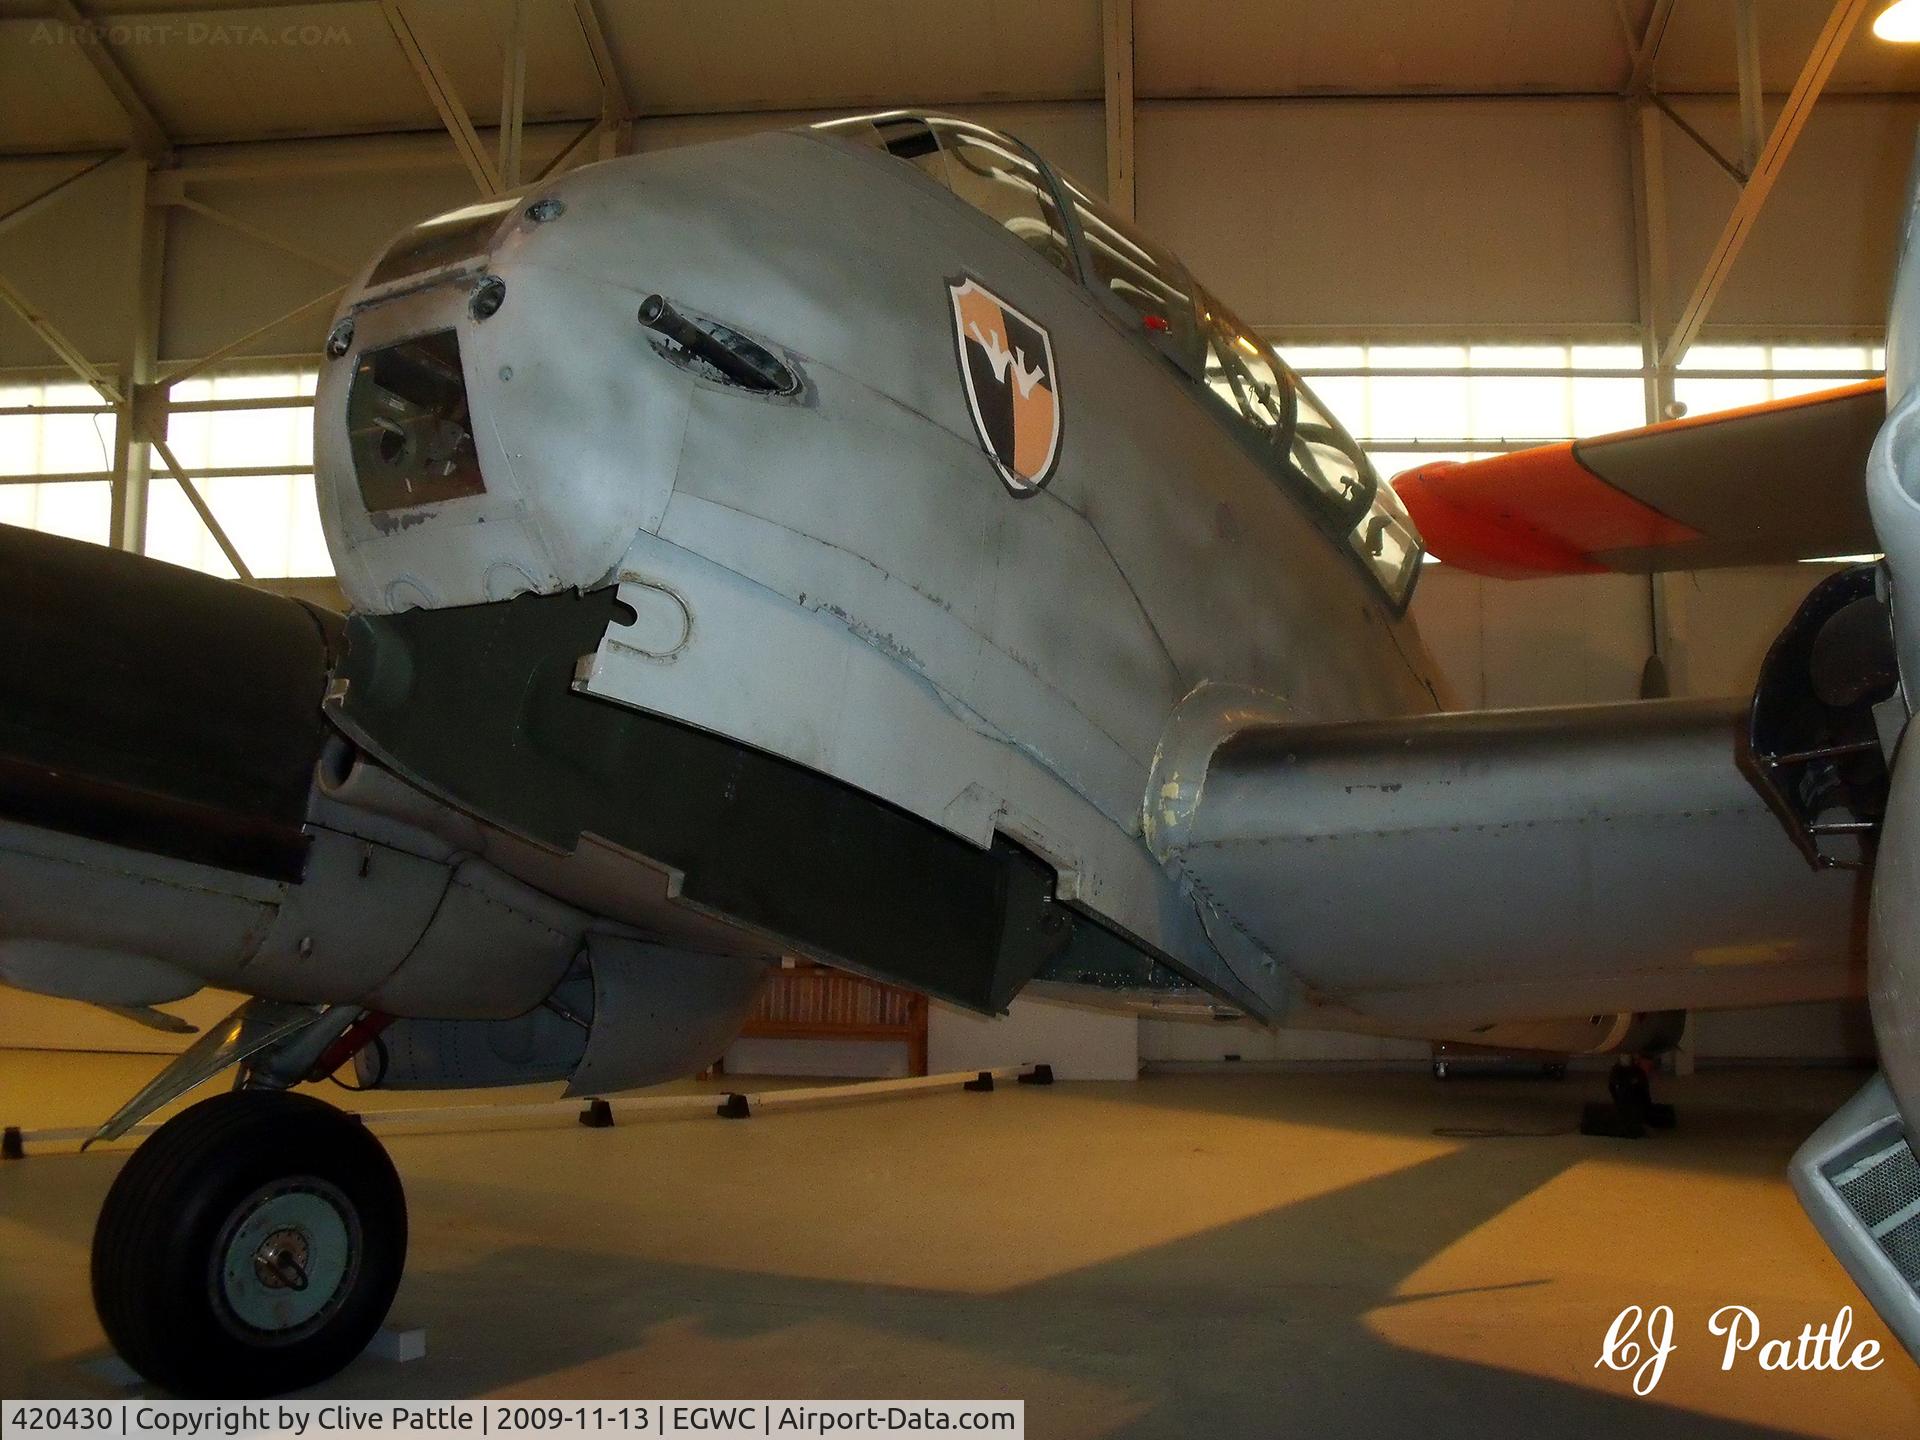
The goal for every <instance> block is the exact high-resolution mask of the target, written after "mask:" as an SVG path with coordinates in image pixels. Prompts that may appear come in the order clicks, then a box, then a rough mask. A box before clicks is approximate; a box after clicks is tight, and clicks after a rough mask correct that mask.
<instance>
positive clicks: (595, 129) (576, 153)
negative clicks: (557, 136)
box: [533, 120, 607, 184]
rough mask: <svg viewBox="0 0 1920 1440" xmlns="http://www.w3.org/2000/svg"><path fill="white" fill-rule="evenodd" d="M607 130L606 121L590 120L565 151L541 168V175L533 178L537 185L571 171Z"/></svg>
mask: <svg viewBox="0 0 1920 1440" xmlns="http://www.w3.org/2000/svg"><path fill="white" fill-rule="evenodd" d="M606 130H607V126H606V123H605V122H604V121H601V120H589V121H588V122H587V123H586V126H585V128H583V129H582V130H581V131H580V133H579V134H578V135H575V136H574V137H573V139H571V140H569V141H568V142H567V144H566V148H565V149H563V150H562V151H561V152H560V153H559V154H558V155H556V156H554V157H553V159H551V160H549V161H548V162H547V163H546V164H545V165H543V166H541V167H540V173H539V174H538V175H535V176H534V177H533V178H534V181H535V183H536V184H537V183H538V182H540V181H542V180H551V179H552V178H553V177H554V176H556V175H559V174H562V173H564V172H565V171H568V170H571V169H572V168H573V167H574V166H575V165H577V164H579V163H580V161H581V159H582V158H584V157H585V156H586V154H587V151H588V149H589V148H590V147H591V145H592V142H593V141H594V140H595V138H596V137H598V136H600V135H602V134H604V133H605V132H606Z"/></svg>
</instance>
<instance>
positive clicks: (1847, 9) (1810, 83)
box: [1660, 0, 1872, 365]
mask: <svg viewBox="0 0 1920 1440" xmlns="http://www.w3.org/2000/svg"><path fill="white" fill-rule="evenodd" d="M1871 3H1872V0H1836V3H1835V5H1834V7H1833V10H1832V12H1831V13H1830V14H1828V16H1827V23H1826V24H1825V25H1824V26H1822V27H1821V30H1820V36H1819V38H1818V39H1817V40H1815V41H1814V42H1813V51H1812V53H1811V54H1809V55H1808V56H1807V63H1806V64H1805V65H1804V66H1803V67H1802V68H1801V71H1800V78H1799V79H1797V80H1796V81H1794V84H1793V90H1792V92H1791V93H1790V94H1789V95H1788V96H1787V101H1786V104H1785V106H1784V107H1783V108H1782V109H1781V111H1780V118H1779V119H1778V120H1776V121H1775V122H1774V126H1773V131H1772V133H1771V134H1769V135H1768V136H1767V143H1766V145H1765V147H1764V148H1763V149H1762V150H1761V152H1760V159H1759V163H1758V164H1756V165H1755V166H1754V167H1753V173H1752V174H1751V175H1750V176H1748V178H1747V183H1746V184H1745V185H1743V186H1741V187H1740V198H1739V199H1738V200H1736V201H1735V202H1734V206H1733V213H1732V214H1731V215H1729V216H1728V217H1727V223H1726V225H1725V227H1724V228H1723V229H1722V230H1721V232H1720V238H1719V240H1718V242H1716V243H1715V245H1714V247H1713V253H1712V254H1711V255H1710V256H1709V257H1708V259H1707V263H1706V267H1705V268H1704V269H1703V270H1702V271H1701V273H1700V279H1699V281H1698V282H1697V283H1696V284H1695V285H1694V287H1693V293H1692V295H1690V296H1689V297H1688V299H1687V303H1686V306H1685V308H1683V309H1682V310H1681V312H1680V318H1679V321H1678V322H1677V323H1676V324H1675V325H1674V329H1673V334H1672V335H1670V336H1668V337H1667V343H1666V344H1665V345H1664V346H1663V347H1662V348H1661V351H1660V362H1661V364H1663V365H1675V364H1678V363H1679V360H1680V357H1681V356H1682V355H1684V354H1685V353H1686V351H1687V347H1688V346H1689V345H1691V344H1693V342H1694V340H1695V339H1696V338H1697V337H1698V336H1699V334H1700V327H1701V325H1703V324H1704V323H1706V318H1707V312H1708V311H1710V310H1711V309H1712V308H1713V302H1714V301H1715V300H1716V299H1717V298H1718V297H1719V294H1720V289H1721V287H1722V286H1724V285H1725V284H1726V283H1727V276H1728V275H1729V274H1730V273H1731V272H1732V269H1733V262H1734V261H1735V260H1737V259H1738V258H1739V256H1740V250H1741V247H1742V246H1744V245H1745V244H1746V241H1747V236H1748V235H1749V234H1750V233H1752V230H1753V225H1754V222H1755V221H1756V220H1758V219H1759V218H1760V209H1761V207H1762V206H1763V205H1765V204H1766V200H1767V196H1768V195H1770V194H1771V193H1772V192H1773V186H1774V182H1775V181H1776V180H1778V179H1779V178H1780V172H1781V170H1782V169H1783V168H1784V167H1785V165H1786V163H1787V156H1788V155H1790V154H1791V153H1792V152H1793V146H1794V142H1795V141H1796V140H1798V139H1799V138H1800V132H1801V131H1802V130H1803V129H1805V128H1806V124H1807V119H1808V117H1809V116H1810V115H1811V114H1812V113H1813V106H1814V102H1815V101H1816V100H1818V99H1819V98H1820V92H1821V91H1822V90H1823V89H1825V88H1826V84H1827V77H1828V76H1830V75H1831V74H1832V73H1833V67H1834V64H1835V63H1836V62H1837V61H1838V60H1839V58H1840V52H1841V51H1842V50H1844V49H1845V48H1846V45H1847V41H1848V40H1849V39H1851V38H1852V36H1853V32H1854V29H1855V27H1856V26H1858V25H1859V23H1860V19H1861V17H1862V16H1863V15H1865V14H1866V11H1867V8H1868V6H1869V5H1870V4H1871Z"/></svg>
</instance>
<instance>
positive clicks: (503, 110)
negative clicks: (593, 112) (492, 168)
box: [500, 0, 527, 190]
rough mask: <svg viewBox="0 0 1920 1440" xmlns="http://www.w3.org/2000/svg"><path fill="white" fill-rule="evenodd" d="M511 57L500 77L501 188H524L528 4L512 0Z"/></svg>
mask: <svg viewBox="0 0 1920 1440" xmlns="http://www.w3.org/2000/svg"><path fill="white" fill-rule="evenodd" d="M511 5H512V9H511V12H510V16H511V18H510V19H509V20H508V22H507V57H506V64H505V69H504V71H503V73H502V74H501V76H500V184H501V186H502V187H503V188H505V189H508V190H517V189H519V188H520V144H521V140H522V138H523V134H524V130H525V127H526V121H527V0H511Z"/></svg>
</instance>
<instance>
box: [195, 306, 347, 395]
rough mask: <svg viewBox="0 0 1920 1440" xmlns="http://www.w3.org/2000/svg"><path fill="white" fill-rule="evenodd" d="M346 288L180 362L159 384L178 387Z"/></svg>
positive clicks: (295, 308)
mask: <svg viewBox="0 0 1920 1440" xmlns="http://www.w3.org/2000/svg"><path fill="white" fill-rule="evenodd" d="M346 288H347V287H346V286H344V285H336V286H334V287H333V288H332V289H331V290H328V291H326V292H325V293H324V294H320V295H316V296H314V297H313V299H311V300H309V301H307V302H306V303H305V304H304V305H296V306H294V308H293V309H291V310H289V311H287V313H286V314H284V315H280V316H277V317H275V318H274V319H272V320H269V321H267V323H266V324H264V325H258V326H255V327H254V328H253V329H251V330H249V331H248V332H247V333H246V334H244V335H242V336H241V337H240V338H239V339H237V340H230V341H228V342H227V343H226V344H225V345H222V346H221V347H220V348H219V349H218V350H214V351H211V352H210V353H208V354H205V355H202V356H201V357H200V358H199V359H198V360H186V361H182V362H181V363H180V364H178V365H175V366H174V367H173V368H172V369H170V370H168V371H167V373H166V374H165V375H163V376H161V377H160V383H161V384H163V385H178V384H179V383H180V382H181V381H182V380H185V379H186V378H188V377H189V376H191V375H198V374H199V373H200V372H201V371H202V370H205V369H206V368H207V367H208V366H209V365H217V364H219V363H220V362H221V361H222V360H224V359H226V358H227V356H229V355H231V354H233V353H234V352H235V351H238V350H243V349H245V348H246V347H247V346H248V345H251V344H252V343H253V342H254V341H255V340H258V339H259V338H260V337H261V336H262V335H265V334H267V333H268V332H269V331H273V330H278V329H279V328H280V327H281V326H282V325H284V324H286V323H287V322H288V321H289V320H296V319H298V318H299V317H300V316H302V315H304V314H306V313H307V311H309V310H312V309H315V308H316V307H318V306H321V305H331V304H332V303H333V302H334V301H336V300H338V299H339V298H340V297H341V295H343V294H345V293H346Z"/></svg>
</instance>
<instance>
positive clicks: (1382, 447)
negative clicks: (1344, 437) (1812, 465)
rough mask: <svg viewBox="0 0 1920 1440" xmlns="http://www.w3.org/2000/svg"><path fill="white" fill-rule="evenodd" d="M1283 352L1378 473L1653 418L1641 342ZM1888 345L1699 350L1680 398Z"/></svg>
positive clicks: (1309, 347) (1879, 354)
mask: <svg viewBox="0 0 1920 1440" xmlns="http://www.w3.org/2000/svg"><path fill="white" fill-rule="evenodd" d="M1280 349H1281V353H1282V354H1284V355H1285V356H1286V358H1287V360H1288V361H1289V362H1290V363H1291V364H1292V365H1293V366H1294V368H1295V369H1296V370H1297V371H1298V372H1299V373H1300V374H1302V375H1305V376H1307V377H1309V378H1310V379H1311V381H1312V383H1313V386H1314V389H1315V390H1316V391H1318V392H1319V394H1320V395H1321V396H1322V397H1324V398H1325V399H1326V400H1327V401H1328V403H1329V404H1331V405H1332V406H1333V408H1334V409H1335V410H1336V411H1337V412H1338V413H1339V415H1340V417H1341V418H1342V419H1343V420H1345V421H1346V422H1347V423H1348V424H1349V425H1350V426H1351V427H1352V429H1353V433H1354V434H1355V435H1356V436H1358V437H1360V439H1361V441H1362V443H1363V446H1364V448H1365V450H1366V452H1367V454H1368V455H1369V456H1370V457H1371V458H1372V460H1373V463H1374V465H1375V466H1376V467H1377V468H1378V469H1379V471H1380V473H1381V474H1382V475H1397V474H1399V473H1400V472H1402V471H1404V470H1411V469H1412V468H1414V467H1415V466H1416V465H1423V464H1426V463H1427V462H1429V461H1433V460H1470V459H1479V458H1481V457H1483V456H1486V455H1495V454H1500V453H1502V452H1506V451H1512V450H1522V449H1526V448H1528V447H1530V446H1534V445H1547V444H1554V443H1556V442H1559V441H1562V440H1570V439H1575V438H1578V437H1582V436H1590V435H1604V434H1607V433H1609V432H1611V431H1615V430H1631V429H1634V428H1636V427H1638V426H1641V425H1644V424H1646V423H1647V422H1648V420H1649V419H1650V418H1654V417H1650V416H1649V415H1648V413H1647V400H1646V384H1645V375H1646V371H1645V370H1644V369H1643V368H1642V363H1641V355H1640V347H1639V345H1638V344H1637V343H1621V342H1618V341H1609V340H1606V339H1605V338H1604V337H1596V339H1594V340H1592V341H1572V342H1568V341H1561V342H1558V343H1555V342H1551V341H1549V342H1530V343H1497V344H1469V343H1459V344H1434V343H1426V344H1402V343H1388V344H1371V343H1364V342H1361V343H1352V344H1328V343H1325V342H1324V341H1309V342H1307V343H1304V344H1297V345H1296V344H1285V343H1283V344H1281V345H1280ZM1885 367H1886V351H1885V349H1884V348H1883V347H1880V346H1873V345H1861V344H1817V343H1811V342H1796V343H1792V344H1785V343H1782V344H1767V343H1755V344H1748V345H1724V344H1717V343H1716V344H1712V345H1696V346H1694V347H1693V348H1692V349H1691V350H1689V351H1688V352H1687V354H1686V356H1685V357H1684V358H1683V359H1682V360H1681V362H1680V366H1679V372H1678V374H1677V375H1676V376H1675V380H1674V398H1675V399H1676V400H1678V401H1680V402H1681V403H1682V404H1684V405H1685V406H1686V407H1687V413H1688V414H1691V415H1704V414H1707V413H1709V412H1711V411H1714V410H1725V409H1729V408H1731V407H1733V406H1737V405H1749V404H1754V403H1757V402H1760V401H1765V400H1771V399H1776V398H1779V397H1781V396H1785V395H1794V394H1801V393H1804V392H1806V391H1809V390H1824V389H1830V388H1832V387H1833V386H1836V385H1845V384H1848V383H1850V382H1852V381H1855V380H1864V379H1870V378H1872V377H1874V376H1877V375H1879V374H1880V373H1881V371H1883V370H1884V369H1885Z"/></svg>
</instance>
